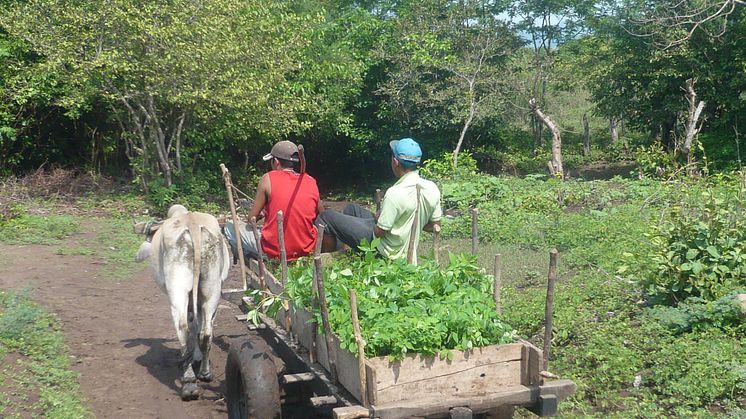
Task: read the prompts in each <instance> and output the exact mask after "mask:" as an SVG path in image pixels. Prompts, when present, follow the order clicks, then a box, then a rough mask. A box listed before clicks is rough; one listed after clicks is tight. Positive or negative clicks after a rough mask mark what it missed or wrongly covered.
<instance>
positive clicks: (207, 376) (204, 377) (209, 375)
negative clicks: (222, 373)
mask: <svg viewBox="0 0 746 419" xmlns="http://www.w3.org/2000/svg"><path fill="white" fill-rule="evenodd" d="M197 379H198V380H200V381H204V382H206V383H209V382H210V381H212V373H211V372H207V373H199V374H197Z"/></svg>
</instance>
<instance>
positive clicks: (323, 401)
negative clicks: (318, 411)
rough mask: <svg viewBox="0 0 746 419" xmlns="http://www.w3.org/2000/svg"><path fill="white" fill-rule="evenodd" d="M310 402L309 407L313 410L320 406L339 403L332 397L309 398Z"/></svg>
mask: <svg viewBox="0 0 746 419" xmlns="http://www.w3.org/2000/svg"><path fill="white" fill-rule="evenodd" d="M309 401H310V402H311V406H313V407H315V408H319V407H321V406H328V405H330V404H337V403H338V402H339V401H338V400H337V398H336V397H334V396H316V397H311V399H310V400H309Z"/></svg>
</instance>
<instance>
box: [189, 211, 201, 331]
mask: <svg viewBox="0 0 746 419" xmlns="http://www.w3.org/2000/svg"><path fill="white" fill-rule="evenodd" d="M188 228H189V235H191V236H192V246H194V279H193V281H194V282H193V284H192V309H193V311H192V313H193V315H194V319H195V320H196V319H197V314H198V313H199V311H197V299H198V296H199V273H200V272H201V271H202V226H201V225H199V224H197V222H196V221H195V220H194V217H192V216H191V214H190V217H189V226H188Z"/></svg>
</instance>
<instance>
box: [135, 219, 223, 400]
mask: <svg viewBox="0 0 746 419" xmlns="http://www.w3.org/2000/svg"><path fill="white" fill-rule="evenodd" d="M148 257H150V264H151V267H152V268H153V277H154V279H155V282H156V284H158V287H160V289H161V290H162V291H163V292H165V293H166V294H167V295H168V300H169V302H170V303H171V317H172V318H173V321H174V326H175V327H176V335H177V336H178V338H179V343H180V344H181V357H182V358H181V359H182V364H181V367H182V369H183V375H182V378H181V382H182V386H181V398H182V399H183V400H191V399H195V398H197V397H198V394H199V393H198V392H199V389H198V387H197V384H196V380H197V379H200V380H202V381H210V380H212V373H211V372H210V361H209V355H210V346H211V344H212V323H213V320H214V318H215V314H216V312H217V308H218V302H219V300H220V292H221V285H222V282H223V281H224V280H225V278H226V277H227V276H228V269H229V268H230V253H229V252H228V246H227V245H226V243H225V239H224V238H223V235H222V233H221V231H220V226H219V225H218V221H217V220H216V219H215V217H213V216H212V215H209V214H203V213H200V212H188V211H187V209H186V208H184V207H183V206H181V205H174V206H172V207H171V208H170V209H169V210H168V219H167V220H165V221H164V222H163V224H162V225H161V227H160V228H159V229H158V230H157V231H156V232H155V235H154V236H153V239H152V243H149V242H145V243H143V245H142V246H140V251H139V252H138V254H137V257H136V260H137V261H138V262H139V261H142V260H145V259H146V258H148ZM194 290H199V292H193V291H194ZM190 298H191V301H190ZM190 314H192V316H189V315H190ZM190 317H191V318H192V319H193V320H194V321H193V322H192V323H191V326H192V327H190ZM197 331H199V339H197V336H196V332H197ZM197 343H198V345H197ZM200 360H201V362H199V364H200V366H199V372H198V373H197V374H196V375H195V373H194V369H193V368H192V362H193V361H200ZM195 365H196V364H195Z"/></svg>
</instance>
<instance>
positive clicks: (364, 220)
mask: <svg viewBox="0 0 746 419" xmlns="http://www.w3.org/2000/svg"><path fill="white" fill-rule="evenodd" d="M316 224H323V225H324V226H325V229H324V232H325V233H328V234H331V235H333V236H335V237H336V238H337V240H339V241H341V242H342V243H344V244H346V245H348V246H350V247H351V248H353V249H357V248H358V245H360V242H362V241H363V239H365V240H367V241H368V243H370V242H372V241H373V239H374V234H373V226H375V225H376V219H375V216H374V215H373V213H372V212H370V211H368V210H367V209H366V208H363V207H362V206H360V205H357V204H349V205H347V206H346V207H345V209H344V210H343V211H342V212H338V211H335V210H326V211H324V212H322V213H321V214H319V216H318V217H317V218H316Z"/></svg>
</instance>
